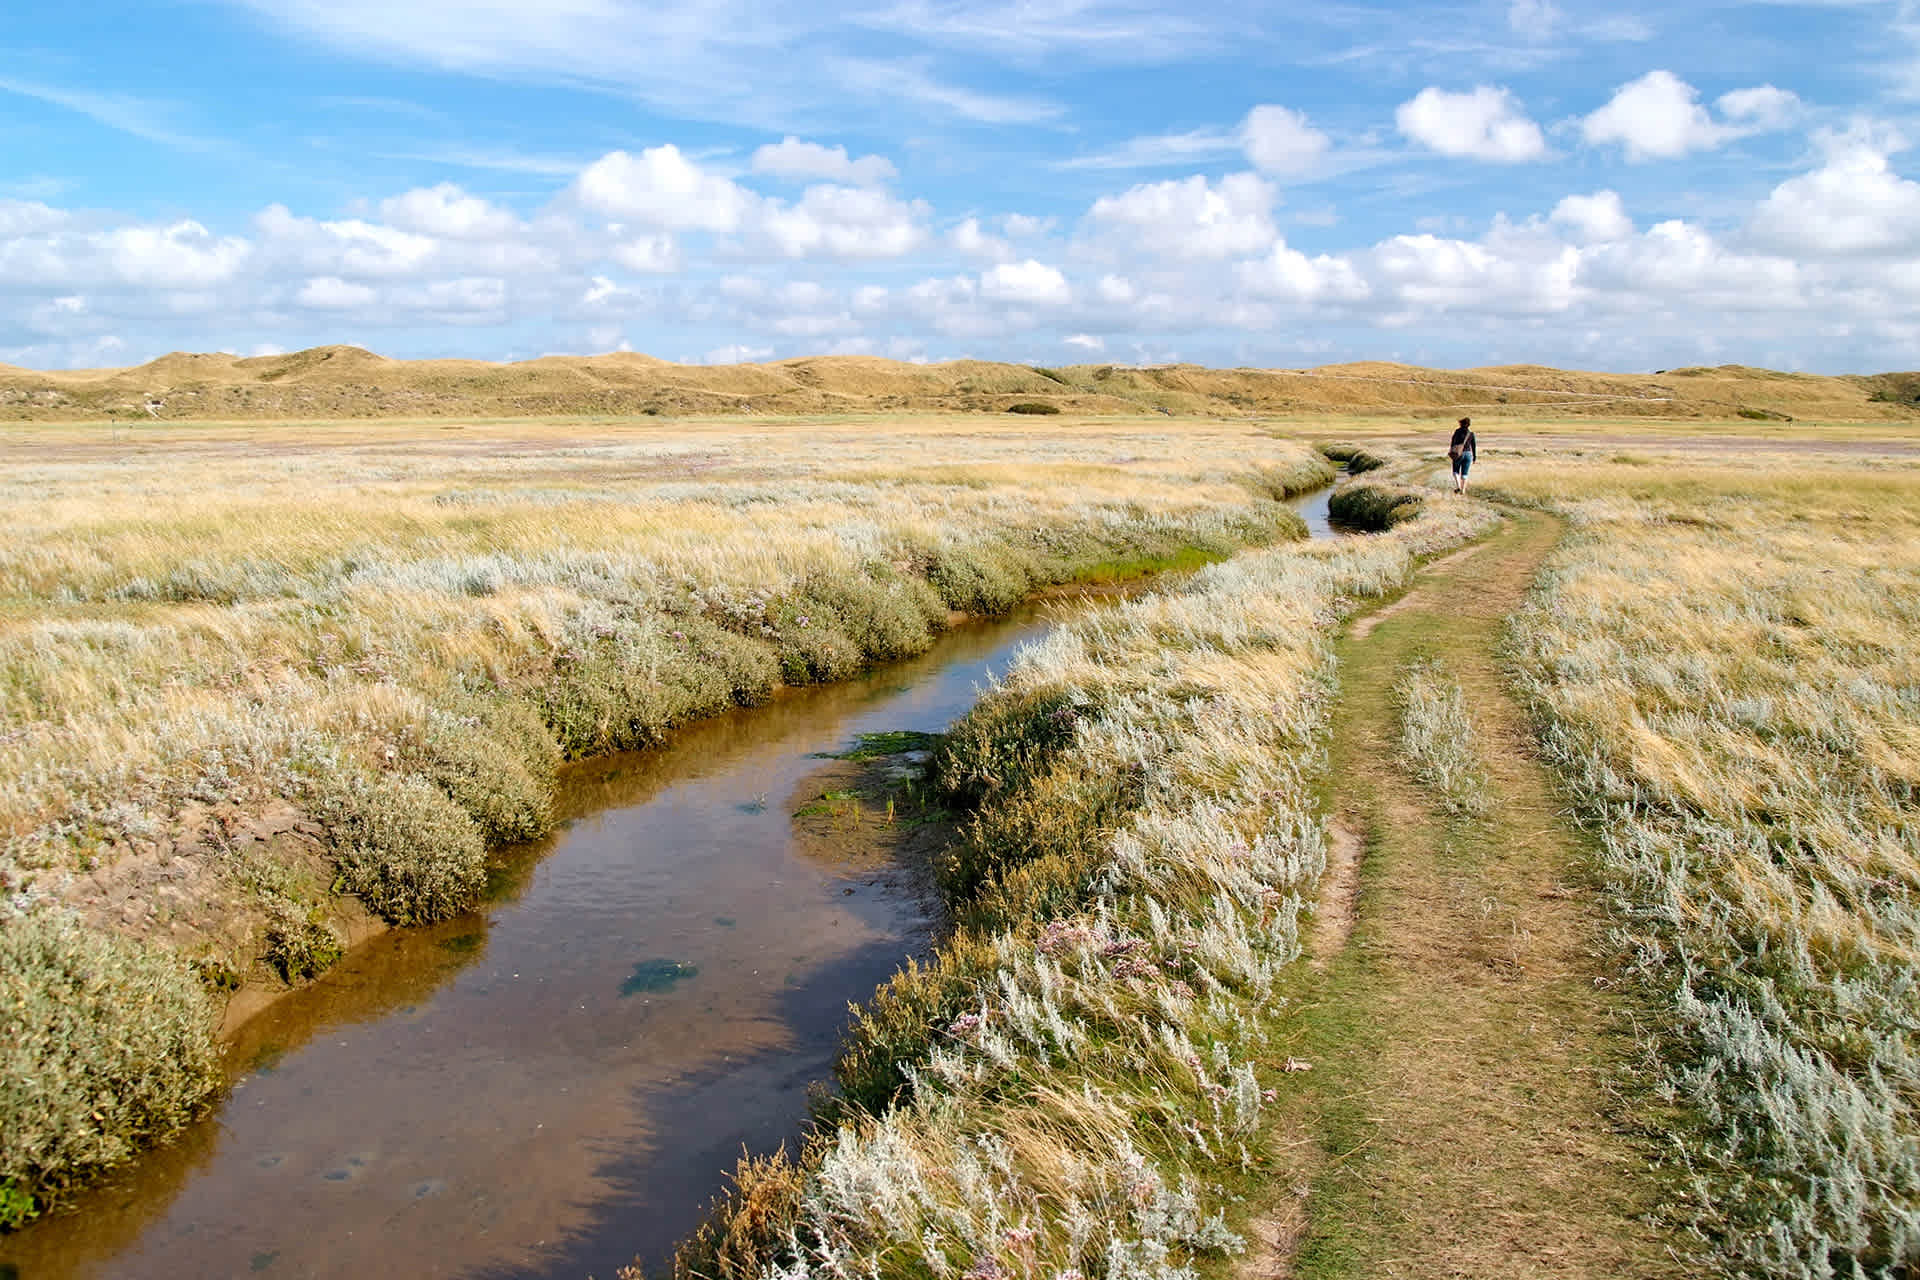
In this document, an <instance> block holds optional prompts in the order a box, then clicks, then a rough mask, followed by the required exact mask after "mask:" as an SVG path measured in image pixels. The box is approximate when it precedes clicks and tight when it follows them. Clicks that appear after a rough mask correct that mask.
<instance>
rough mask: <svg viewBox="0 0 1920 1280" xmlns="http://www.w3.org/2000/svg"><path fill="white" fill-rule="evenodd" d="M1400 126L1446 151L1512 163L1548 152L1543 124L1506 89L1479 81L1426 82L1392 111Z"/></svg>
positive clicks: (1414, 137)
mask: <svg viewBox="0 0 1920 1280" xmlns="http://www.w3.org/2000/svg"><path fill="white" fill-rule="evenodd" d="M1394 122H1395V123H1396V124H1397V125H1398V126H1399V129H1400V132H1401V133H1403V134H1405V135H1406V136H1407V137H1408V138H1410V139H1412V140H1413V141H1415V142H1417V143H1419V144H1420V145H1422V146H1424V147H1427V148H1430V149H1431V150H1434V151H1438V152H1439V153H1440V154H1441V155H1446V156H1466V157H1470V158H1472V159H1475V160H1492V161H1496V162H1499V163H1502V164H1514V163H1518V162H1520V161H1524V160H1537V159H1539V158H1540V157H1541V156H1544V155H1545V154H1546V153H1547V141H1546V138H1545V137H1544V136H1542V134H1541V132H1540V126H1539V125H1537V124H1535V123H1534V122H1533V121H1532V120H1530V119H1528V118H1527V116H1526V113H1525V112H1524V111H1522V110H1521V108H1520V103H1519V100H1518V99H1516V98H1515V97H1514V96H1513V94H1511V93H1510V92H1508V91H1507V90H1505V89H1498V88H1494V87H1493V86H1491V85H1481V86H1479V87H1478V88H1476V89H1473V90H1471V91H1469V92H1467V93H1448V92H1447V91H1446V90H1444V89H1438V88H1432V87H1429V88H1425V89H1422V90H1421V91H1420V92H1419V93H1417V94H1415V95H1414V96H1413V98H1412V99H1410V100H1409V101H1407V102H1403V103H1401V104H1400V107H1399V109H1398V110H1397V111H1395V112H1394Z"/></svg>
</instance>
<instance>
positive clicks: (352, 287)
mask: <svg viewBox="0 0 1920 1280" xmlns="http://www.w3.org/2000/svg"><path fill="white" fill-rule="evenodd" d="M379 296H380V295H379V294H377V293H375V292H374V291H373V290H372V289H370V288H368V287H367V286H366V285H364V284H350V283H348V282H347V281H345V280H342V279H341V278H340V277H339V276H316V277H315V278H314V279H312V280H309V281H307V282H306V283H305V284H304V285H301V286H300V292H299V293H298V294H296V295H295V296H294V301H295V302H297V303H299V304H300V305H301V306H303V307H311V308H313V309H314V310H316V311H352V310H354V309H356V308H359V307H369V306H372V305H373V303H374V300H375V299H377V298H378V297H379Z"/></svg>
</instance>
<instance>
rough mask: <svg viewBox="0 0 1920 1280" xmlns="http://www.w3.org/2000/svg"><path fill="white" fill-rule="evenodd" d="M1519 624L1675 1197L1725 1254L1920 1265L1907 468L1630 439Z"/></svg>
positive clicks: (1914, 689) (1600, 471)
mask: <svg viewBox="0 0 1920 1280" xmlns="http://www.w3.org/2000/svg"><path fill="white" fill-rule="evenodd" d="M1500 485H1501V487H1502V489H1504V490H1505V491H1506V492H1508V493H1510V494H1512V495H1514V496H1516V497H1520V498H1523V499H1525V500H1528V501H1537V502H1542V503H1547V504H1550V505H1552V506H1554V507H1556V508H1557V509H1560V510H1562V511H1564V512H1566V513H1567V514H1568V515H1569V517H1570V518H1571V521H1572V525H1573V533H1572V536H1571V538H1570V540H1569V542H1568V544H1567V545H1566V547H1565V548H1564V549H1563V550H1562V551H1561V552H1560V553H1559V554H1558V555H1557V556H1556V558H1555V559H1554V561H1553V563H1552V567H1551V571H1550V573H1549V574H1548V577H1547V579H1546V581H1545V583H1544V585H1543V587H1542V588H1541V590H1540V591H1539V593H1538V595H1537V596H1536V598H1535V599H1534V601H1533V603H1532V605H1531V607H1530V608H1529V609H1528V610H1527V611H1526V613H1525V614H1524V616H1522V617H1521V618H1520V619H1519V620H1518V622H1517V623H1516V626H1515V629H1514V644H1515V648H1516V650H1517V653H1518V656H1519V659H1520V661H1521V663H1522V666H1523V669H1524V679H1525V684H1526V688H1527V690H1528V692H1529V693H1530V694H1531V696H1532V698H1533V700H1534V702H1535V703H1536V705H1537V707H1538V709H1539V712H1540V715H1541V717H1542V720H1543V724H1544V737H1545V742H1546V746H1547V749H1548V750H1549V752H1550V753H1551V755H1552V756H1553V758H1554V759H1555V760H1556V761H1557V762H1558V763H1559V765H1560V766H1561V767H1562V769H1563V770H1564V771H1565V773H1566V776H1567V777H1568V778H1569V779H1570V781H1571V783H1572V785H1573V787H1574V789H1575V791H1576V792H1577V794H1578V796H1579V797H1580V800H1581V803H1582V806H1583V809H1584V812H1585V815H1586V816H1587V818H1588V819H1589V821H1591V822H1592V824H1593V826H1594V828H1595V830H1596V832H1597V834H1598V836H1599V840H1600V844H1601V848H1602V850H1603V853H1604V870H1605V874H1606V877H1607V880H1608V883H1609V887H1610V889H1611V893H1612V897H1613V900H1614V904H1615V907H1616V909H1617V912H1618V921H1619V932H1618V937H1619V941H1620V944H1621V950H1622V955H1623V958H1624V962H1625V963H1626V965H1627V966H1628V967H1629V969H1630V970H1631V972H1632V973H1633V974H1634V975H1635V976H1636V977H1637V978H1638V979H1639V980H1640V982H1641V983H1642V984H1643V985H1644V987H1645V989H1646V990H1647V991H1648V992H1649V993H1650V994H1651V996H1652V998H1653V999H1654V1000H1655V1002H1656V1005H1657V1009H1658V1015H1657V1016H1656V1017H1655V1018H1654V1019H1652V1020H1651V1021H1650V1022H1649V1024H1648V1025H1647V1027H1646V1029H1645V1034H1646V1039H1647V1041H1648V1044H1649V1047H1650V1049H1651V1055H1650V1057H1651V1059H1652V1061H1653V1062H1654V1063H1656V1064H1657V1071H1658V1080H1657V1083H1656V1086H1655V1087H1656V1089H1657V1097H1658V1099H1659V1100H1660V1101H1661V1102H1662V1103H1663V1104H1664V1105H1662V1106H1660V1107H1659V1108H1657V1109H1656V1110H1657V1115H1656V1117H1655V1120H1654V1123H1655V1125H1656V1128H1657V1130H1658V1132H1659V1134H1660V1136H1661V1138H1662V1140H1663V1142H1664V1143H1665V1144H1666V1145H1667V1147H1668V1149H1669V1150H1670V1151H1671V1152H1672V1153H1673V1154H1674V1157H1675V1158H1676V1159H1678V1160H1681V1161H1683V1162H1684V1163H1685V1165H1686V1166H1687V1167H1688V1168H1689V1169H1690V1170H1691V1171H1692V1174H1693V1194H1692V1196H1691V1199H1690V1202H1689V1203H1688V1204H1686V1205H1682V1206H1676V1207H1675V1213H1676V1215H1677V1216H1679V1217H1680V1218H1682V1219H1683V1220H1684V1221H1685V1222H1686V1223H1687V1224H1688V1225H1690V1226H1691V1227H1692V1228H1693V1229H1694V1230H1695V1231H1696V1232H1698V1233H1699V1234H1700V1235H1701V1236H1702V1237H1703V1238H1704V1239H1705V1240H1707V1241H1708V1242H1710V1244H1711V1247H1712V1248H1713V1250H1714V1251H1715V1252H1716V1253H1717V1255H1718V1256H1719V1257H1720V1258H1721V1259H1722V1260H1723V1262H1724V1265H1725V1266H1726V1267H1727V1268H1728V1269H1729V1270H1731V1271H1734V1272H1737V1273H1742V1274H1753V1275H1767V1276H1789V1277H1809V1278H1811V1277H1827V1276H1859V1275H1899V1274H1910V1273H1911V1272H1912V1271H1913V1269H1914V1268H1916V1267H1920V1016H1917V1015H1916V1011H1917V1010H1920V910H1916V901H1920V470H1917V469H1916V468H1915V467H1914V466H1913V465H1912V464H1910V463H1903V462H1899V461H1897V460H1891V459H1882V460H1875V459H1872V458H1860V459H1856V460H1852V461H1848V462H1844V463H1841V462H1836V461H1834V460H1831V459H1824V460H1823V459H1819V458H1812V459H1809V458H1808V457H1805V456H1802V457H1797V458H1796V457H1771V458H1770V457H1766V456H1762V455H1753V456H1747V457H1739V458H1730V459H1728V460H1726V461H1724V462H1722V463H1719V464H1717V465H1712V466H1701V465H1699V463H1698V460H1697V459H1693V460H1687V461H1681V460H1678V459H1674V458H1661V457H1658V456H1653V455H1649V454H1647V453H1644V452H1639V451H1636V453H1635V454H1634V455H1623V456H1620V457H1618V458H1617V459H1614V460H1601V459H1598V458H1594V459H1588V460H1585V461H1574V460H1570V459H1564V458H1563V459H1558V460H1555V461H1553V462H1552V463H1550V464H1547V463H1540V464H1534V465H1524V464H1522V465H1516V464H1512V463H1509V464H1508V465H1506V466H1505V467H1503V469H1502V474H1501V477H1500Z"/></svg>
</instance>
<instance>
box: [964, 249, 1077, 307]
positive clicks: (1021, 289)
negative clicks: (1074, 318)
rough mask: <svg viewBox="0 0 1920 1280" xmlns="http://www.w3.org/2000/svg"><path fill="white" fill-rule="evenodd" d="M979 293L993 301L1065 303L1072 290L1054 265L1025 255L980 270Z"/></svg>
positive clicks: (1043, 304)
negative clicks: (1015, 260) (1024, 258)
mask: <svg viewBox="0 0 1920 1280" xmlns="http://www.w3.org/2000/svg"><path fill="white" fill-rule="evenodd" d="M980 296H981V297H983V298H990V299H992V300H994V301H996V302H1020V303H1029V304H1032V305H1035V306H1064V305H1065V304H1067V303H1069V302H1072V301H1073V289H1072V287H1071V286H1069V285H1068V284H1067V278H1066V276H1064V275H1062V274H1061V273H1060V271H1059V270H1058V269H1057V268H1054V267H1050V266H1048V265H1047V264H1046V263H1044V262H1036V261H1035V260H1034V259H1032V258H1028V259H1027V260H1026V261H1025V262H1003V263H1001V264H1000V265H999V266H997V267H993V268H990V269H989V270H987V271H985V272H983V273H982V274H981V276H980Z"/></svg>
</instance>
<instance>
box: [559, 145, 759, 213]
mask: <svg viewBox="0 0 1920 1280" xmlns="http://www.w3.org/2000/svg"><path fill="white" fill-rule="evenodd" d="M573 189H574V192H575V194H576V195H577V196H578V198H579V200H580V202H581V203H582V204H583V205H585V206H586V207H587V208H589V209H591V210H593V211H594V212H596V213H601V214H605V215H607V216H609V217H615V218H631V219H633V220H634V221H637V222H640V223H643V224H645V225H646V226H648V227H652V228H656V229H660V230H667V231H732V230H735V229H736V228H738V227H739V225H740V224H741V222H742V221H744V220H745V218H746V216H747V214H748V212H749V211H750V210H751V209H752V207H753V205H754V203H755V202H756V200H757V199H758V197H756V196H755V195H754V194H753V193H752V192H750V191H748V190H747V189H746V188H744V187H742V186H740V185H739V184H737V183H735V182H733V181H732V180H730V179H727V178H722V177H719V176H717V175H714V174H710V173H707V172H706V171H704V170H703V169H701V168H700V166H699V165H697V164H695V163H694V162H693V161H692V160H689V159H688V158H687V157H686V156H685V155H684V154H682V153H681V151H680V148H678V147H676V146H674V145H673V144H672V143H667V144H665V145H664V146H658V147H648V148H647V149H646V150H644V151H642V152H641V153H640V154H639V155H637V156H636V155H633V154H631V153H630V152H626V151H611V152H608V153H607V154H606V155H604V156H601V157H600V158H599V159H598V160H596V161H594V162H593V163H592V164H590V165H588V166H587V167H586V169H585V170H584V171H583V172H582V173H581V174H580V177H579V178H578V179H577V180H576V181H575V182H574V187H573Z"/></svg>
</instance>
